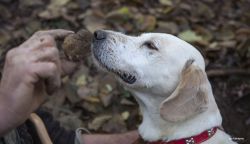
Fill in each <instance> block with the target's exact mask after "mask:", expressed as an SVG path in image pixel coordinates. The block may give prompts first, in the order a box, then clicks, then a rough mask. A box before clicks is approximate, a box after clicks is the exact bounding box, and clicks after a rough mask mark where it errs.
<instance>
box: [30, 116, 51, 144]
mask: <svg viewBox="0 0 250 144" xmlns="http://www.w3.org/2000/svg"><path fill="white" fill-rule="evenodd" d="M29 120H30V121H31V122H32V123H33V124H34V126H35V129H36V132H37V134H38V136H39V138H40V140H41V143H42V144H53V143H52V141H51V139H50V137H49V134H48V131H47V129H46V127H45V125H44V123H43V121H42V119H41V118H40V117H39V116H38V115H37V114H35V113H32V114H30V117H29Z"/></svg>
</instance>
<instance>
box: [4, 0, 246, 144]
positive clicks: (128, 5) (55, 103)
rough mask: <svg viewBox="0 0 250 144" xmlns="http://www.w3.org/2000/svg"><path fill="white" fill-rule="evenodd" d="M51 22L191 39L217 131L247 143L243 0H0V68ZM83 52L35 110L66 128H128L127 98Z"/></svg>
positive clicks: (132, 122)
mask: <svg viewBox="0 0 250 144" xmlns="http://www.w3.org/2000/svg"><path fill="white" fill-rule="evenodd" d="M52 28H64V29H69V30H74V31H78V30H80V29H87V30H89V31H91V32H93V31H95V30H96V29H111V30H116V31H120V32H123V33H126V34H133V35H139V34H140V33H143V32H163V33H170V34H173V35H176V36H178V37H179V38H181V39H183V40H185V41H188V42H189V43H191V44H193V45H195V46H196V47H197V48H198V49H199V50H200V51H201V53H202V54H203V56H204V57H205V59H206V65H207V73H208V76H209V79H210V81H211V83H212V87H213V90H214V94H215V99H216V101H217V103H218V106H219V108H220V110H221V113H222V116H223V118H224V119H223V126H224V129H225V131H226V132H228V133H229V134H231V135H232V136H233V137H235V138H240V140H238V141H237V142H238V143H242V144H243V143H244V144H249V143H250V0H127V1H126V0H19V1H18V0H0V54H1V59H0V64H1V69H2V66H3V63H4V56H5V53H6V51H8V50H9V49H10V48H13V47H15V46H18V45H19V44H21V43H22V42H23V41H24V40H26V39H27V38H29V37H30V36H31V35H32V34H33V33H34V32H35V31H37V30H44V29H52ZM88 52H89V50H86V53H88ZM87 55H88V56H86V58H85V59H83V60H82V62H80V63H81V64H80V66H78V67H77V68H75V63H73V62H64V63H63V64H64V65H66V67H67V69H68V71H70V72H71V74H70V75H69V76H65V77H63V86H62V88H61V89H60V90H59V91H58V92H57V93H55V94H54V95H53V96H52V97H50V100H49V101H47V102H46V103H45V104H44V105H43V108H45V109H47V110H49V111H50V112H51V113H52V114H53V115H54V117H55V118H56V119H57V120H59V121H60V122H61V124H62V125H63V126H64V127H66V128H68V129H75V128H77V127H86V128H88V129H89V130H90V131H91V132H93V133H96V132H104V133H120V132H125V131H128V130H132V129H136V128H137V127H138V125H139V123H140V121H141V116H140V112H139V111H138V106H137V104H136V102H135V100H134V99H133V97H132V96H131V94H130V93H129V92H128V91H126V90H124V89H123V88H122V87H121V86H120V85H119V84H118V83H117V82H115V80H114V79H113V78H112V77H110V76H109V75H107V74H105V73H103V72H100V71H98V70H97V69H96V68H95V67H94V66H93V63H92V60H91V57H90V54H87ZM62 57H64V56H63V53H62Z"/></svg>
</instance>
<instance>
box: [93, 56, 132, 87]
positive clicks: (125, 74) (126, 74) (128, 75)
mask: <svg viewBox="0 0 250 144" xmlns="http://www.w3.org/2000/svg"><path fill="white" fill-rule="evenodd" d="M94 57H95V59H96V60H97V61H98V63H99V64H100V65H101V66H102V67H103V68H105V69H106V70H108V71H109V72H112V73H114V74H116V75H118V76H119V77H120V78H121V79H122V80H123V81H124V82H126V83H128V84H133V83H135V82H136V80H137V79H136V76H135V75H134V74H131V73H129V72H125V71H123V70H116V69H113V68H110V67H109V66H107V65H106V64H105V63H104V62H103V61H102V60H100V58H99V57H98V56H97V55H95V54H94Z"/></svg>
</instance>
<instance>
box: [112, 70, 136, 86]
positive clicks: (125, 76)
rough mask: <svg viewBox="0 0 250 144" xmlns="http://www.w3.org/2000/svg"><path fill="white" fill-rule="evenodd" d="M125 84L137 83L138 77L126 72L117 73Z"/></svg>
mask: <svg viewBox="0 0 250 144" xmlns="http://www.w3.org/2000/svg"><path fill="white" fill-rule="evenodd" d="M115 73H116V74H117V75H118V76H119V77H120V78H121V79H122V80H123V81H124V82H126V83H128V84H133V83H135V82H136V76H134V75H132V74H129V73H126V72H115Z"/></svg>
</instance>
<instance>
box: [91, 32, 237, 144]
mask: <svg viewBox="0 0 250 144" xmlns="http://www.w3.org/2000/svg"><path fill="white" fill-rule="evenodd" d="M92 52H93V57H94V60H95V61H96V63H97V64H98V65H100V66H101V67H102V68H104V69H106V70H108V72H110V73H112V74H114V75H115V76H117V79H118V80H119V81H120V82H121V83H122V84H124V85H125V87H126V88H127V89H128V90H130V91H131V92H132V93H133V95H134V96H135V99H136V100H137V101H138V103H139V106H140V110H141V112H142V115H143V121H142V124H141V125H140V127H139V133H140V135H141V137H142V138H143V139H144V140H145V141H148V142H149V143H152V144H153V143H155V144H156V143H157V141H158V142H160V143H162V144H170V143H171V144H172V143H173V144H174V143H175V142H177V143H178V142H181V141H183V143H186V144H198V143H199V144H200V143H202V144H233V143H235V142H233V141H231V138H230V136H229V135H227V134H226V133H225V132H224V131H222V130H221V129H219V128H218V129H217V127H219V126H221V123H222V118H221V115H220V112H219V109H218V107H217V105H216V102H215V100H214V97H213V93H212V89H211V86H210V83H209V81H208V79H207V75H206V73H205V63H204V59H203V57H202V55H201V54H200V53H199V52H198V51H197V50H196V49H195V48H194V47H193V46H192V45H190V44H188V43H186V42H185V41H183V40H181V39H179V38H177V37H175V36H172V35H169V34H161V33H146V34H142V35H140V36H138V37H135V36H127V35H124V34H121V33H117V32H113V31H104V30H99V31H96V32H95V33H94V40H93V43H92ZM200 139H201V140H200Z"/></svg>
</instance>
